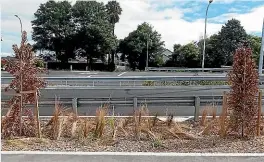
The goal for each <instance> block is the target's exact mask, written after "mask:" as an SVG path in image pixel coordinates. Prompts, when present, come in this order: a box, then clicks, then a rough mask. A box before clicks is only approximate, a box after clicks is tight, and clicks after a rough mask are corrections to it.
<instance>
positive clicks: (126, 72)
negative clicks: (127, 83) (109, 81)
mask: <svg viewBox="0 0 264 162" xmlns="http://www.w3.org/2000/svg"><path fill="white" fill-rule="evenodd" d="M125 73H127V72H123V73H120V74H118V75H117V76H122V75H124V74H125Z"/></svg>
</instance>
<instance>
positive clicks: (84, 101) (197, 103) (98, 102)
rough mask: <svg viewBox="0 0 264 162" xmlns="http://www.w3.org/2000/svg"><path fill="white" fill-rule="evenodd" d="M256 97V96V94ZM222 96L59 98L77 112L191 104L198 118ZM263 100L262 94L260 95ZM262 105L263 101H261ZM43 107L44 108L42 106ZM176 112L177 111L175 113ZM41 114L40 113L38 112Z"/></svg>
mask: <svg viewBox="0 0 264 162" xmlns="http://www.w3.org/2000/svg"><path fill="white" fill-rule="evenodd" d="M256 97H257V96H256ZM222 99H223V97H222V96H217V95H214V96H213V95H212V96H185V97H147V98H146V97H134V98H126V99H124V98H61V99H60V103H62V104H63V105H71V106H72V108H73V110H74V111H75V112H78V109H81V108H82V109H85V110H89V107H91V106H93V107H100V106H102V105H103V104H110V108H111V107H118V106H119V107H122V106H124V105H125V106H126V107H128V108H131V109H137V108H138V107H139V106H140V105H141V104H147V105H148V108H149V109H150V111H151V108H152V107H153V106H157V105H158V106H159V105H160V108H161V109H163V108H162V105H165V104H171V105H173V106H175V108H180V107H182V106H191V107H193V108H194V115H193V116H194V118H195V120H198V116H199V114H200V107H201V106H206V105H209V104H214V105H217V106H222ZM262 101H264V96H263V97H262ZM6 102H7V101H2V104H5V103H6ZM54 104H55V101H54V98H46V99H41V100H40V102H39V106H40V108H41V107H49V106H51V105H54ZM262 104H263V105H264V102H262ZM43 109H44V108H43ZM176 114H177V113H176ZM40 115H41V114H40Z"/></svg>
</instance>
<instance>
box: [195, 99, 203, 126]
mask: <svg viewBox="0 0 264 162" xmlns="http://www.w3.org/2000/svg"><path fill="white" fill-rule="evenodd" d="M200 104H201V102H200V97H198V96H196V97H195V104H194V107H195V111H194V121H198V120H199V111H200Z"/></svg>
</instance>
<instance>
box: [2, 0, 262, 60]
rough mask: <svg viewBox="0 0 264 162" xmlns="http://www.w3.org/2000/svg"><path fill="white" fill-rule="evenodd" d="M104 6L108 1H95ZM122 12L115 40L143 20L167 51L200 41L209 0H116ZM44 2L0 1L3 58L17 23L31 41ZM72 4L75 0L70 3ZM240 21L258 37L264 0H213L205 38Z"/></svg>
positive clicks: (16, 36)
mask: <svg viewBox="0 0 264 162" xmlns="http://www.w3.org/2000/svg"><path fill="white" fill-rule="evenodd" d="M98 1H100V2H102V1H103V2H104V3H106V2H107V1H108V0H98ZM117 1H119V2H120V5H121V7H122V9H123V13H122V15H121V17H120V22H119V23H118V24H117V25H116V29H115V30H116V31H115V33H116V35H117V37H118V38H119V39H120V38H124V37H125V36H127V35H128V33H129V32H131V31H133V30H135V29H136V28H137V25H138V24H140V23H143V22H144V21H146V22H148V23H150V24H151V25H152V26H154V29H155V30H157V31H158V32H159V33H160V34H161V35H162V39H163V40H164V41H165V45H166V48H168V49H170V50H172V47H173V44H175V43H180V44H185V43H188V42H190V41H193V40H194V41H195V40H199V38H200V37H202V36H203V32H204V16H205V10H206V7H207V4H208V0H117ZM45 2H46V0H1V36H2V38H3V41H2V42H1V51H2V56H6V55H9V54H10V53H12V52H13V51H12V44H14V43H19V42H20V24H19V21H18V19H17V18H16V17H14V15H15V14H17V15H19V16H20V18H21V20H22V22H23V29H24V30H26V31H27V32H28V34H29V35H28V38H29V42H30V43H33V42H32V40H31V33H32V28H31V20H33V19H34V12H36V10H37V9H38V7H39V5H40V4H41V3H45ZM70 2H72V4H74V2H75V1H74V0H70ZM231 18H236V19H238V20H240V21H241V23H242V25H243V26H244V28H245V29H246V31H247V32H248V33H252V34H255V35H259V36H260V35H261V30H262V23H263V18H264V0H251V1H249V0H247V1H245V0H214V2H213V3H212V4H211V6H210V8H209V12H208V26H207V32H208V35H211V34H214V33H217V32H218V31H219V30H220V29H221V26H222V25H223V24H224V23H225V22H226V21H227V20H229V19H231Z"/></svg>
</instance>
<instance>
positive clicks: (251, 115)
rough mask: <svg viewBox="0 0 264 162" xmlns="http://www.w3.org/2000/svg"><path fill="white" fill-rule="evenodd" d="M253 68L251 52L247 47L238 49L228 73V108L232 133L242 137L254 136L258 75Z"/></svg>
mask: <svg viewBox="0 0 264 162" xmlns="http://www.w3.org/2000/svg"><path fill="white" fill-rule="evenodd" d="M255 67H256V65H255V62H254V60H253V56H252V50H251V49H250V48H248V47H247V45H244V46H243V47H240V48H238V49H237V50H236V53H235V55H234V64H233V70H232V71H231V72H230V73H229V82H230V83H231V91H230V98H229V100H228V107H229V109H231V110H232V114H231V117H230V118H231V128H232V131H233V132H234V133H236V134H241V136H242V137H243V136H244V135H247V136H251V135H255V134H256V116H257V113H258V103H257V99H256V96H257V94H258V73H257V71H256V70H255Z"/></svg>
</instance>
